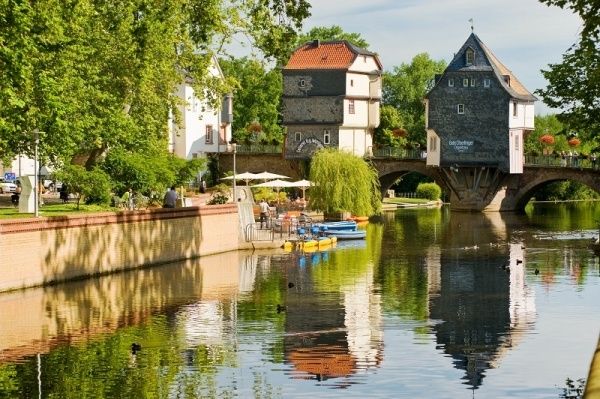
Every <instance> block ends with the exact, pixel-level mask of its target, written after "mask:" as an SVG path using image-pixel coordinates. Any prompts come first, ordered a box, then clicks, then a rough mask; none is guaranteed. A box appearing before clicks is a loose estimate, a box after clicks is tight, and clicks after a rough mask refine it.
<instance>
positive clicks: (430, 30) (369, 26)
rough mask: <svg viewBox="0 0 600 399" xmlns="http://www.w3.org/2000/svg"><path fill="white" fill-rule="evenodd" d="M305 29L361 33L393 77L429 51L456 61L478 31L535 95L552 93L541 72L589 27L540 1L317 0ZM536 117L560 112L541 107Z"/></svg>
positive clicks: (491, 48) (557, 59)
mask: <svg viewBox="0 0 600 399" xmlns="http://www.w3.org/2000/svg"><path fill="white" fill-rule="evenodd" d="M311 4H312V8H311V13H312V16H311V17H310V18H308V19H307V20H306V21H305V24H304V29H303V30H304V31H308V30H310V29H311V28H312V27H315V26H331V25H339V26H341V27H342V28H343V29H344V31H346V32H356V33H360V35H361V36H362V37H363V38H364V39H365V40H366V41H367V42H368V43H369V45H370V47H369V50H371V51H373V52H376V53H378V54H379V57H380V59H381V62H382V63H383V66H384V69H385V70H387V71H391V70H392V69H393V68H394V67H395V66H399V65H400V64H402V63H410V61H411V60H412V58H413V57H414V56H415V55H417V54H419V53H423V52H426V53H428V54H429V55H430V57H431V58H432V59H434V60H442V59H443V60H445V61H446V62H447V63H449V62H450V61H451V60H452V58H453V56H454V53H455V52H457V51H458V50H459V49H460V47H461V46H462V45H463V43H464V42H465V41H466V40H467V38H468V36H469V34H470V33H471V23H470V22H469V19H471V18H472V19H473V25H474V32H475V34H476V35H477V36H479V38H480V39H481V40H482V41H483V43H485V44H486V45H487V47H488V48H489V49H490V50H491V51H492V52H493V53H494V54H495V55H496V57H498V59H499V60H500V61H501V62H502V63H503V64H504V65H505V66H506V67H507V68H508V69H510V70H511V71H512V72H513V73H514V74H515V75H516V76H517V78H518V79H519V80H520V81H521V83H523V84H524V85H525V87H526V88H527V89H528V90H529V91H531V92H533V91H535V90H536V89H540V88H544V87H546V81H545V79H544V77H543V76H542V73H541V72H540V70H541V69H545V68H547V66H548V64H550V63H558V62H560V61H561V59H562V54H563V53H564V52H565V51H566V50H567V49H568V48H569V47H570V46H571V45H572V44H574V43H576V42H577V41H578V35H579V32H580V31H581V28H582V21H581V20H580V18H579V17H578V16H577V15H574V14H572V13H571V11H570V10H563V9H560V8H558V7H548V6H546V5H544V4H542V3H540V2H539V1H537V0H367V1H365V0H311ZM535 108H536V114H547V113H552V112H555V110H552V109H550V108H548V107H547V106H545V105H544V104H543V103H542V101H538V102H536V104H535Z"/></svg>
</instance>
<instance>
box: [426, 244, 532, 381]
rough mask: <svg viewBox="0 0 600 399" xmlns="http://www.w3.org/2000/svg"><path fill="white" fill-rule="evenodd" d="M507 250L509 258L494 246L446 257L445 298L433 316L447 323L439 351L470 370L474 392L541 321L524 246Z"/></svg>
mask: <svg viewBox="0 0 600 399" xmlns="http://www.w3.org/2000/svg"><path fill="white" fill-rule="evenodd" d="M505 248H509V252H510V255H509V256H508V258H507V256H506V254H503V253H501V252H500V251H499V250H496V249H489V248H488V249H486V250H479V251H471V252H466V251H462V252H459V253H458V256H457V253H455V252H454V251H452V252H448V256H447V255H446V254H443V255H442V257H441V259H440V264H441V269H440V270H441V284H440V290H439V296H432V297H431V301H430V317H431V318H432V319H438V320H441V321H443V323H439V324H437V325H436V326H435V327H434V330H435V334H436V339H437V343H438V346H439V349H441V350H443V351H444V353H447V354H448V355H450V356H451V357H452V359H453V363H454V366H455V367H456V368H458V369H462V370H464V371H465V373H466V374H465V376H464V377H463V379H464V380H465V383H466V384H469V385H471V386H472V387H473V388H477V387H479V385H481V384H482V382H483V377H484V375H485V372H486V370H487V369H490V368H493V367H496V366H497V365H498V362H499V361H500V359H501V358H502V357H503V355H504V353H505V351H507V350H509V349H510V348H512V347H514V346H515V345H516V344H518V342H519V340H520V338H521V337H522V336H523V334H524V333H525V332H526V331H527V330H528V329H530V328H531V326H532V324H533V322H534V318H535V304H534V297H533V291H532V290H531V289H530V288H529V287H527V285H526V282H525V274H524V261H523V251H522V249H521V246H520V245H510V246H509V247H505ZM434 269H435V268H434ZM433 280H434V281H435V279H433ZM430 291H431V290H430Z"/></svg>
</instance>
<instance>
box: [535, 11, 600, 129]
mask: <svg viewBox="0 0 600 399" xmlns="http://www.w3.org/2000/svg"><path fill="white" fill-rule="evenodd" d="M540 1H541V2H542V3H544V4H547V5H555V6H558V7H561V8H568V9H570V10H571V11H573V12H575V13H576V14H579V16H580V17H581V18H582V20H583V30H582V32H581V36H580V41H579V42H578V43H576V44H574V45H573V46H572V47H571V48H569V49H568V50H567V51H566V53H565V54H564V55H563V59H562V62H561V63H557V64H550V65H549V66H548V69H545V70H542V74H543V75H544V77H545V78H546V80H547V81H548V83H549V84H548V86H547V87H546V88H545V89H541V90H537V91H536V94H538V95H540V96H541V97H542V99H543V100H544V102H545V103H546V104H548V105H549V106H551V107H553V108H557V109H560V110H561V114H560V119H561V120H562V121H563V122H565V123H566V124H568V125H569V127H571V128H573V129H587V130H592V131H598V129H600V74H599V73H598V71H600V46H599V45H598V40H599V39H600V8H599V7H600V6H599V4H598V2H597V1H589V0H540Z"/></svg>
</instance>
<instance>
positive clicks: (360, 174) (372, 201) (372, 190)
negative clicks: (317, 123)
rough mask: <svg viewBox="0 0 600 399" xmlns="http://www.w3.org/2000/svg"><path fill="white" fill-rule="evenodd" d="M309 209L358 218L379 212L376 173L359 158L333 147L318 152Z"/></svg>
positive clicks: (379, 201) (311, 175)
mask: <svg viewBox="0 0 600 399" xmlns="http://www.w3.org/2000/svg"><path fill="white" fill-rule="evenodd" d="M310 180H311V181H312V182H313V183H314V184H315V185H314V186H312V187H311V189H310V190H311V193H310V206H311V208H312V209H316V210H321V211H323V212H325V213H326V214H334V213H336V212H340V211H346V212H351V213H352V214H354V215H358V216H371V215H374V214H379V213H380V212H381V195H380V188H379V179H378V177H377V171H376V170H375V168H373V167H372V166H371V165H370V164H368V163H366V162H365V161H364V160H363V159H362V158H359V157H357V156H354V155H352V154H350V153H347V152H343V151H339V150H338V149H334V148H324V149H322V150H319V151H318V152H317V153H316V154H315V155H314V157H313V158H312V163H311V166H310Z"/></svg>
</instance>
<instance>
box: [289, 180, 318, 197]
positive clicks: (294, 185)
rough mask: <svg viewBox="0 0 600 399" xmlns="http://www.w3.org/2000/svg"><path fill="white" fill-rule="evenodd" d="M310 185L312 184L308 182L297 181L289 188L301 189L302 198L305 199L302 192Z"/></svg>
mask: <svg viewBox="0 0 600 399" xmlns="http://www.w3.org/2000/svg"><path fill="white" fill-rule="evenodd" d="M312 185H313V184H312V182H311V181H309V180H298V181H293V182H292V185H291V186H290V187H300V188H301V189H302V198H306V196H305V195H304V191H305V190H306V189H307V188H309V187H310V186H312Z"/></svg>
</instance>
